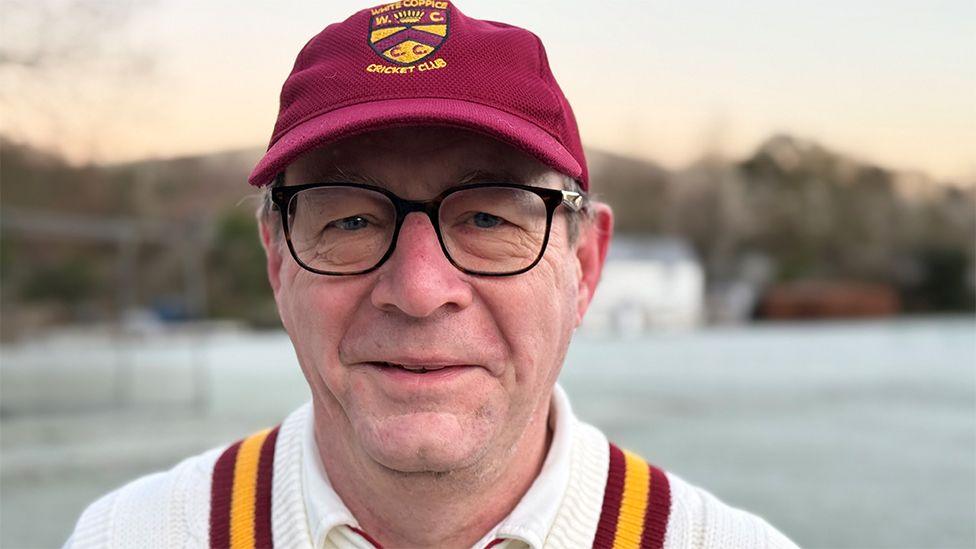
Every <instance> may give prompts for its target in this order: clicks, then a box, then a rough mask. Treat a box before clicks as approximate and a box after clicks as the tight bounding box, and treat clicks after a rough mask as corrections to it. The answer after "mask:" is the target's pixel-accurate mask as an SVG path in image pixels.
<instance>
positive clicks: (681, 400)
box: [0, 318, 976, 548]
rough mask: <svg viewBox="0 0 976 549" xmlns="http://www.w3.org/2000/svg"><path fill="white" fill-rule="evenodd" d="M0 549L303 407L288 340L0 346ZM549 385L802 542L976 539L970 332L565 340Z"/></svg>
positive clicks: (953, 325)
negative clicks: (560, 366) (557, 374)
mask: <svg viewBox="0 0 976 549" xmlns="http://www.w3.org/2000/svg"><path fill="white" fill-rule="evenodd" d="M0 376H2V377H0V407H2V410H3V414H2V416H0V420H2V423H0V427H2V432H0V450H2V455H0V458H2V459H0V481H2V490H0V546H2V547H12V548H19V547H53V546H58V545H59V544H60V543H61V542H62V541H63V540H64V539H65V538H66V537H67V535H68V533H69V532H70V530H71V528H72V524H73V522H74V521H75V519H76V518H77V515H78V514H79V513H80V512H81V510H82V509H83V507H84V506H85V505H86V504H87V503H88V502H90V501H91V500H93V499H94V498H95V497H97V496H98V495H100V494H102V493H104V492H106V491H108V490H110V489H111V488H113V487H115V486H118V485H119V484H121V483H123V482H125V481H127V480H129V479H132V478H134V477H136V476H138V475H141V474H144V473H146V472H149V471H153V470H158V469H162V468H167V467H169V466H171V465H172V464H174V463H175V462H177V461H178V460H179V459H181V458H182V457H186V456H188V455H191V454H193V453H195V452H197V451H200V450H203V449H206V448H209V447H212V446H215V445H218V444H222V443H226V442H230V441H232V440H234V439H236V438H238V437H239V436H241V435H244V434H247V433H249V432H250V431H251V430H253V429H256V428H259V427H263V426H267V425H270V424H273V423H276V422H277V421H278V420H280V418H281V417H283V416H284V415H285V414H286V413H287V412H288V411H289V410H291V409H292V408H294V407H295V406H297V405H298V404H300V403H301V402H302V401H304V400H305V399H306V398H307V389H306V388H305V385H304V380H303V379H302V377H301V374H300V373H299V371H298V367H297V364H296V363H295V358H294V354H293V352H292V350H291V348H290V343H289V341H288V339H287V337H286V336H284V335H283V334H281V333H274V332H271V333H252V332H241V331H235V330H228V329H220V328H208V329H207V330H205V331H204V332H202V333H201V331H200V330H193V331H190V332H187V333H182V334H181V333H169V332H167V333H160V334H157V335H155V336H146V337H142V338H139V339H136V340H131V339H130V340H126V341H119V340H114V339H112V338H111V337H110V336H108V335H106V334H104V333H101V332H98V331H91V330H78V331H75V332H65V333H60V334H58V335H53V334H52V335H50V336H48V337H45V338H43V339H37V340H34V341H31V342H25V343H21V344H17V345H7V346H3V347H0ZM561 383H562V384H563V386H564V387H565V388H566V390H567V391H568V392H569V394H570V396H571V398H572V400H573V405H574V407H575V410H576V412H577V414H578V415H579V416H580V417H582V418H583V419H584V420H586V421H589V422H591V423H594V424H596V425H598V426H600V427H601V428H603V429H604V430H605V431H606V432H607V433H608V434H609V435H610V437H611V438H612V439H614V440H615V441H616V442H618V444H620V445H622V446H625V447H629V448H631V449H633V450H635V451H638V452H639V453H641V454H643V455H644V456H645V457H647V458H648V459H650V460H651V461H654V462H656V463H657V464H658V465H661V466H664V467H666V468H668V469H670V470H671V471H673V472H675V473H677V474H679V475H681V476H683V477H685V478H686V479H687V480H689V481H691V482H693V483H695V484H699V485H702V486H704V487H707V488H708V489H709V490H711V491H712V492H714V493H715V494H716V495H718V496H719V497H720V498H722V499H724V500H726V501H727V502H729V503H731V504H734V505H737V506H741V507H744V508H746V509H749V510H752V511H754V512H756V513H758V514H761V515H763V516H765V517H766V518H767V519H768V520H769V521H770V522H771V523H772V524H774V525H776V526H777V527H778V528H779V529H781V530H782V531H783V532H785V533H786V534H787V535H789V536H790V537H792V538H793V539H794V540H795V541H797V542H798V543H799V544H800V545H801V546H803V547H830V548H841V547H850V548H854V547H858V548H860V547H906V548H907V547H926V548H928V547H973V546H974V544H976V524H974V523H976V515H974V510H976V322H974V320H973V319H972V318H939V319H931V318H930V319H913V320H899V321H886V322H863V323H829V324H768V325H758V326H755V325H753V326H748V327H741V328H711V329H705V330H701V331H691V332H670V333H669V332H665V333H656V334H653V335H650V336H646V337H640V338H628V339H611V338H603V337H600V338H596V337H595V336H585V335H582V336H580V337H579V338H578V339H577V341H576V342H575V343H574V344H573V347H572V349H571V350H570V354H569V357H568V359H567V364H566V367H565V369H564V372H563V375H562V379H561Z"/></svg>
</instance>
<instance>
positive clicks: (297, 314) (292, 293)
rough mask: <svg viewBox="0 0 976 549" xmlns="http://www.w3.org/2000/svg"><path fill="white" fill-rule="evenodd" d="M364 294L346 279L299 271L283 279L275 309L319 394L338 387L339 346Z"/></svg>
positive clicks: (306, 373)
mask: <svg viewBox="0 0 976 549" xmlns="http://www.w3.org/2000/svg"><path fill="white" fill-rule="evenodd" d="M360 286H361V284H360ZM364 292H365V290H364V289H361V288H359V287H357V285H356V284H352V283H350V281H349V280H345V279H330V278H326V277H323V276H320V275H316V274H314V273H309V272H307V271H304V270H301V269H300V268H299V270H298V271H295V272H288V273H287V276H283V277H282V281H281V287H280V289H279V291H278V293H277V295H276V299H277V301H278V310H279V313H280V314H281V319H282V322H283V324H284V325H285V329H286V330H287V331H288V334H289V336H290V338H291V340H292V344H293V345H294V347H295V352H296V354H297V356H298V361H299V364H300V365H301V367H302V370H303V371H304V373H305V377H306V378H307V379H308V382H309V384H310V385H311V386H312V388H313V390H316V391H319V392H320V391H322V390H324V389H325V388H326V387H331V386H332V385H335V384H338V379H337V378H336V376H337V374H338V373H339V372H340V370H341V369H340V368H338V364H339V360H338V347H339V345H338V343H339V341H341V339H342V336H343V334H344V333H345V331H346V329H347V327H348V324H349V321H350V319H351V318H352V316H353V313H354V311H355V310H356V307H357V306H358V304H359V303H361V300H362V299H363V298H362V295H363V294H364ZM332 378H336V379H332ZM329 392H332V391H331V389H330V391H329Z"/></svg>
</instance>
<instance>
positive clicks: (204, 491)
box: [66, 447, 226, 549]
mask: <svg viewBox="0 0 976 549" xmlns="http://www.w3.org/2000/svg"><path fill="white" fill-rule="evenodd" d="M225 449H226V447H219V448H213V449H210V450H208V451H206V452H204V453H202V454H199V455H196V456H193V457H190V458H187V459H185V460H183V461H182V462H180V463H179V464H177V465H176V466H175V467H173V468H172V469H170V470H168V471H163V472H159V473H153V474H150V475H146V476H144V477H141V478H138V479H136V480H133V481H132V482H129V483H128V484H126V485H124V486H122V487H121V488H118V489H116V490H114V491H112V492H110V493H108V494H106V495H104V496H102V497H101V498H99V499H98V500H96V501H95V502H94V503H92V504H91V505H89V506H88V508H87V509H85V510H84V512H82V514H81V517H80V518H79V519H78V523H77V525H76V526H75V531H74V533H73V534H72V535H71V538H70V540H69V542H68V543H67V545H66V547H70V548H71V549H82V548H89V547H91V548H95V547H140V546H142V547H145V546H146V545H145V544H146V542H147V540H151V541H152V544H153V545H154V546H158V547H174V546H188V545H192V546H200V545H206V541H207V540H206V536H207V533H208V527H209V522H208V518H209V514H210V513H209V512H210V483H211V478H212V472H213V467H214V463H216V461H217V459H218V458H219V457H220V455H221V454H222V453H223V451H224V450H225Z"/></svg>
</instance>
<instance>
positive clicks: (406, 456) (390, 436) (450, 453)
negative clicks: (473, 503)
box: [357, 412, 492, 473]
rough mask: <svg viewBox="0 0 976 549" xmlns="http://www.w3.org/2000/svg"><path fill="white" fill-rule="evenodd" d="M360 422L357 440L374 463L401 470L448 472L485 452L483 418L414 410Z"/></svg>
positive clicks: (486, 424) (471, 462) (487, 429)
mask: <svg viewBox="0 0 976 549" xmlns="http://www.w3.org/2000/svg"><path fill="white" fill-rule="evenodd" d="M370 423H371V424H370V425H363V426H362V427H365V428H364V429H357V430H358V431H360V433H359V434H360V440H361V441H362V443H363V447H364V449H365V450H366V453H367V454H368V455H369V456H370V457H371V458H372V459H373V460H374V461H376V462H377V463H379V464H380V465H382V466H383V467H386V468H388V469H392V470H394V471H398V472H401V473H449V472H452V471H457V470H460V469H464V468H467V467H470V466H472V465H474V464H475V463H477V462H478V461H479V460H480V459H481V458H483V457H484V456H485V454H486V453H487V449H488V448H489V446H490V439H491V435H492V433H491V429H490V422H489V421H487V420H486V418H479V417H465V416H458V415H456V414H452V413H444V412H416V413H410V414H403V415H396V416H390V417H385V418H382V419H379V420H374V421H373V422H370Z"/></svg>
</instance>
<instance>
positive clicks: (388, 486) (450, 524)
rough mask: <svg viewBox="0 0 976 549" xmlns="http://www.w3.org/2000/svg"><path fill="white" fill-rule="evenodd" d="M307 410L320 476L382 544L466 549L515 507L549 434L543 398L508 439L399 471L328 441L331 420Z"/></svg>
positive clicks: (354, 448) (534, 472) (544, 451)
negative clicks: (470, 457)
mask: <svg viewBox="0 0 976 549" xmlns="http://www.w3.org/2000/svg"><path fill="white" fill-rule="evenodd" d="M319 412H320V411H319V410H318V408H316V412H315V438H316V445H317V446H318V449H319V455H320V457H321V458H322V463H323V465H324V468H325V471H326V474H328V476H329V481H330V482H331V483H332V487H333V489H334V490H335V491H336V493H337V494H338V495H339V497H340V498H342V501H343V502H344V503H345V504H346V506H347V507H348V508H349V510H350V511H351V512H352V514H353V516H355V517H356V520H357V521H359V525H360V527H361V528H362V529H363V530H364V531H365V532H367V533H368V534H369V535H370V536H371V537H373V538H374V539H376V540H377V541H378V542H379V543H380V544H382V545H383V546H385V547H471V546H473V545H474V544H475V543H477V542H478V540H479V539H481V538H482V537H483V536H484V535H485V534H486V533H488V531H489V530H490V529H491V528H492V527H494V526H495V525H496V524H498V523H499V522H501V520H502V519H504V518H505V516H507V515H508V514H509V513H510V512H511V511H512V509H514V508H515V506H516V504H518V502H519V500H521V499H522V496H524V495H525V492H527V491H528V489H529V487H530V486H531V485H532V482H533V481H534V480H535V478H536V476H537V475H538V474H539V470H540V469H541V468H542V464H543V462H544V461H545V457H546V454H547V452H548V448H549V443H550V439H551V434H550V432H549V430H548V427H547V423H548V417H549V399H545V400H544V401H542V402H541V403H540V406H538V408H537V410H536V411H535V412H534V413H533V415H532V417H531V418H530V420H529V422H528V424H527V427H526V429H525V430H524V431H523V432H522V433H521V436H519V437H518V439H517V440H515V441H510V443H506V444H497V445H495V446H496V449H495V450H492V451H489V452H487V453H486V455H485V457H483V458H482V459H480V460H478V462H477V463H475V464H473V465H471V466H469V467H466V468H464V469H459V470H455V471H450V472H421V473H403V472H400V471H395V470H392V469H389V468H387V467H384V466H382V465H381V464H379V463H377V462H375V461H373V460H372V459H370V458H368V456H366V455H365V453H364V452H362V451H361V449H360V448H359V447H358V446H355V445H344V444H335V443H334V442H333V443H330V442H329V441H335V440H336V439H335V438H332V437H333V436H334V435H335V433H333V432H332V431H331V430H330V429H328V427H329V425H330V424H332V425H334V423H332V422H330V421H323V420H325V415H324V414H321V413H319Z"/></svg>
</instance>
